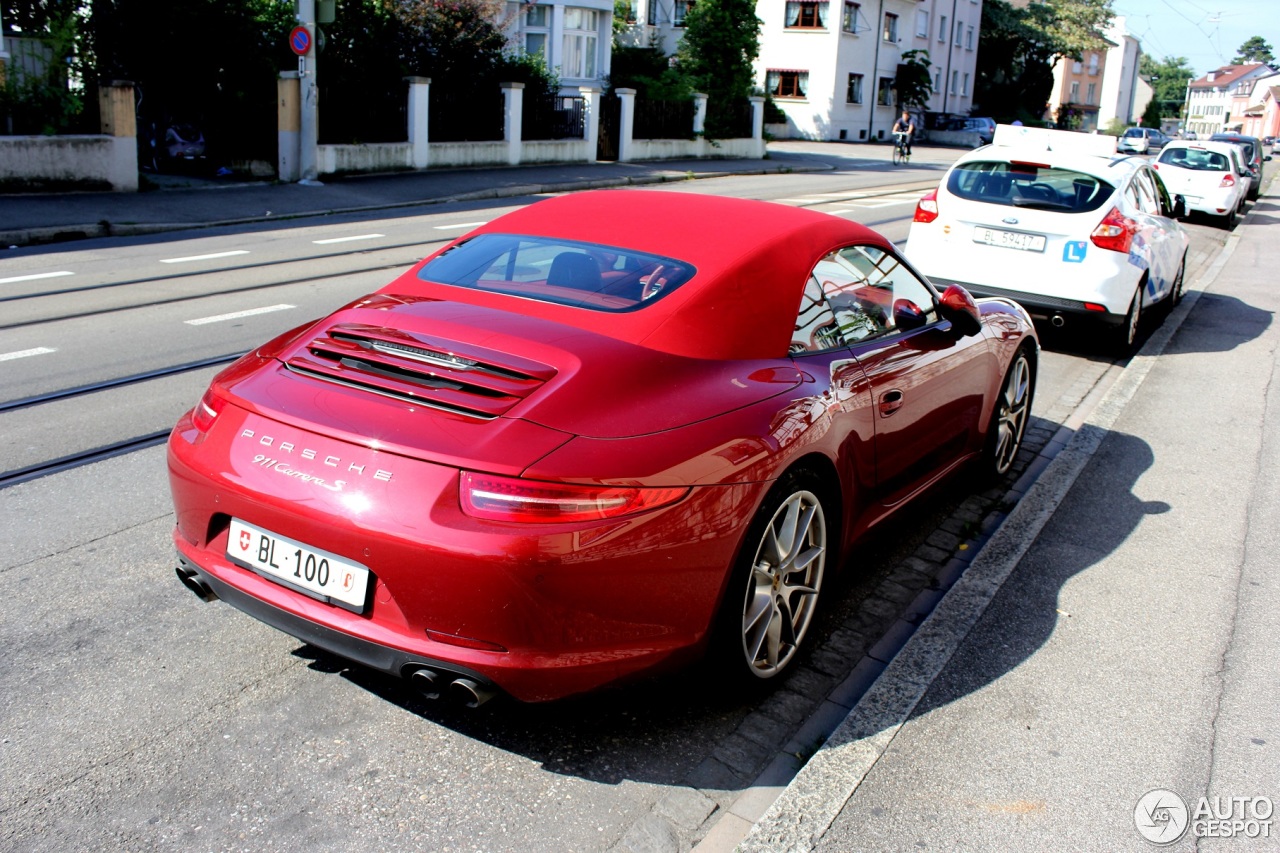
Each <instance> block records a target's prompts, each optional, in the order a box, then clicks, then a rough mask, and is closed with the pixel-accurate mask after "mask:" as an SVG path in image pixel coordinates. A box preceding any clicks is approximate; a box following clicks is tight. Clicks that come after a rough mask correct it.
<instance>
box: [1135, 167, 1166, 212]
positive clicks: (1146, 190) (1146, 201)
mask: <svg viewBox="0 0 1280 853" xmlns="http://www.w3.org/2000/svg"><path fill="white" fill-rule="evenodd" d="M1131 186H1133V187H1134V188H1135V189H1136V191H1137V194H1138V209H1139V210H1141V211H1142V212H1143V213H1150V214H1152V215H1156V216H1158V215H1159V214H1160V203H1159V202H1158V201H1156V190H1155V187H1153V186H1152V185H1151V178H1150V177H1148V175H1147V173H1146V170H1144V169H1139V170H1138V171H1137V172H1136V173H1134V176H1133V183H1132V184H1131Z"/></svg>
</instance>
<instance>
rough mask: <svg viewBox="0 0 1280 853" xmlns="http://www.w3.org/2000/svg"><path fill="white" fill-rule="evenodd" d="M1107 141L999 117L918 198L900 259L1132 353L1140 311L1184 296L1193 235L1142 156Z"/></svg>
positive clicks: (941, 281) (942, 281) (942, 280)
mask: <svg viewBox="0 0 1280 853" xmlns="http://www.w3.org/2000/svg"><path fill="white" fill-rule="evenodd" d="M1115 145H1116V142H1115V139H1114V137H1111V136H1101V135H1090V134H1080V133H1075V132H1072V131H1063V130H1048V129H1042V128H1030V127H1013V126H1010V125H1003V124H1002V125H1000V126H999V127H998V128H997V129H996V134H995V142H994V144H992V145H988V146H986V147H985V148H981V149H979V150H977V151H972V152H969V153H967V154H965V155H964V156H962V157H961V158H960V159H959V160H957V161H956V162H955V163H954V164H953V165H952V166H951V168H950V169H949V170H948V171H947V173H946V175H945V176H944V177H943V179H942V183H941V185H940V186H939V187H938V188H937V189H935V190H933V191H932V192H930V193H929V194H927V195H926V196H924V198H922V199H921V200H920V202H919V204H918V205H917V206H916V212H915V217H914V221H913V222H912V224H911V232H910V236H909V238H908V240H907V255H908V257H909V258H910V259H911V260H912V261H913V262H914V263H915V264H916V265H917V266H918V267H919V268H920V270H921V272H923V273H924V274H925V275H927V276H928V277H929V278H930V280H931V281H933V282H935V283H936V284H937V285H938V286H939V287H943V286H947V285H951V284H959V285H961V286H963V287H964V288H966V289H967V290H970V291H972V292H973V293H977V294H983V295H985V296H1004V297H1008V298H1010V299H1014V300H1016V301H1017V302H1018V303H1019V304H1021V305H1022V306H1024V307H1025V308H1026V309H1027V310H1028V311H1029V312H1030V313H1031V316H1032V317H1033V318H1036V319H1041V320H1046V321H1048V322H1049V323H1050V324H1051V325H1053V326H1055V327H1057V326H1065V325H1067V324H1075V323H1076V322H1078V321H1086V322H1088V323H1089V324H1090V325H1094V326H1096V325H1098V324H1101V325H1103V326H1106V327H1109V332H1110V334H1111V336H1112V338H1113V341H1114V344H1115V346H1116V348H1117V349H1119V350H1121V351H1124V352H1127V351H1129V350H1131V349H1132V347H1133V345H1134V343H1135V341H1136V338H1137V332H1138V326H1139V323H1140V322H1141V317H1142V315H1143V312H1144V311H1145V310H1146V309H1147V308H1149V307H1151V306H1152V305H1154V304H1155V303H1157V302H1161V301H1165V300H1169V301H1170V302H1171V303H1176V302H1177V301H1178V300H1179V299H1181V297H1182V288H1183V277H1184V275H1185V268H1186V252H1187V246H1188V245H1189V242H1190V238H1189V237H1188V235H1187V233H1186V230H1185V229H1184V228H1183V227H1182V225H1181V224H1180V223H1178V222H1177V221H1176V217H1177V216H1178V215H1179V213H1180V212H1182V208H1180V206H1179V203H1178V202H1177V201H1176V200H1175V199H1173V198H1171V196H1170V195H1169V193H1168V192H1166V190H1165V188H1164V186H1163V185H1162V184H1161V182H1160V180H1159V178H1158V177H1157V176H1156V174H1155V173H1154V172H1153V171H1152V169H1151V165H1150V163H1149V161H1147V160H1146V159H1145V158H1141V157H1125V156H1121V157H1117V156H1116V150H1115Z"/></svg>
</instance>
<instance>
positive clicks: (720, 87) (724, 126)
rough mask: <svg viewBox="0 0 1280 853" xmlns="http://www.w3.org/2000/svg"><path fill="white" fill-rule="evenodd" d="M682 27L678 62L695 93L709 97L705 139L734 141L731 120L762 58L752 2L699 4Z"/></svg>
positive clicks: (717, 0) (735, 0)
mask: <svg viewBox="0 0 1280 853" xmlns="http://www.w3.org/2000/svg"><path fill="white" fill-rule="evenodd" d="M684 25H685V29H684V38H683V39H682V40H681V41H680V47H679V50H678V51H677V53H676V57H677V61H678V63H679V67H680V71H681V73H682V74H684V76H685V77H686V78H687V79H688V80H689V82H690V84H691V85H692V86H693V88H694V90H695V91H698V92H704V93H706V94H707V95H708V100H707V120H706V135H707V137H708V138H710V139H728V138H732V137H734V136H737V135H738V134H740V133H741V128H739V127H738V122H737V121H736V120H735V117H736V116H737V115H740V114H741V112H740V111H741V110H742V109H743V108H744V106H745V105H746V100H747V97H748V96H749V95H750V94H751V92H752V90H753V89H754V88H755V73H754V71H753V70H752V67H751V64H752V62H754V61H755V58H756V57H757V56H759V55H760V19H759V18H757V17H756V4H755V0H698V2H697V3H695V4H692V8H691V9H689V11H688V13H687V14H686V15H685V19H684Z"/></svg>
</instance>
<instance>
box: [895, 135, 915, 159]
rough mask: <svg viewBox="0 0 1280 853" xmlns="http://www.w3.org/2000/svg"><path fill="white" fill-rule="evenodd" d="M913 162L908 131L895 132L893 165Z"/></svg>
mask: <svg viewBox="0 0 1280 853" xmlns="http://www.w3.org/2000/svg"><path fill="white" fill-rule="evenodd" d="M910 162H911V153H910V152H909V151H908V150H907V133H906V131H904V130H898V131H894V134H893V165H895V166H897V165H900V164H902V163H910Z"/></svg>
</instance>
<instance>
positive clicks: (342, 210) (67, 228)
mask: <svg viewBox="0 0 1280 853" xmlns="http://www.w3.org/2000/svg"><path fill="white" fill-rule="evenodd" d="M829 171H835V167H834V166H830V165H822V166H819V165H813V164H807V163H803V164H788V165H779V166H777V167H775V168H767V167H761V168H759V169H735V170H731V171H726V172H705V173H697V172H689V171H685V172H675V171H671V172H659V173H656V174H650V175H636V176H630V175H627V176H623V177H617V178H598V179H595V180H589V181H561V182H558V183H547V184H517V185H514V186H507V187H493V188H490V189H484V190H476V191H475V192H468V193H455V194H453V195H447V196H440V197H437V198H422V199H414V200H413V201H399V202H388V203H385V204H367V205H357V206H352V207H335V208H320V209H316V210H308V211H300V212H298V213H284V214H277V215H274V216H247V217H241V218H236V219H219V220H214V221H210V222H155V223H151V222H147V223H114V222H110V221H108V220H105V219H104V220H101V221H98V222H94V223H86V224H81V225H48V226H34V227H31V228H22V229H15V230H11V231H0V246H29V245H35V244H45V243H63V242H69V241H71V240H88V239H93V238H97V237H139V236H146V235H149V234H161V233H167V232H170V231H185V230H197V229H203V228H220V227H228V226H236V225H251V224H254V223H260V222H285V221H288V220H292V219H305V218H309V217H314V216H340V215H345V214H352V213H370V212H373V211H378V210H397V209H404V208H410V207H425V206H428V205H433V204H448V203H457V202H465V201H487V200H491V199H499V198H515V197H519V196H526V195H541V194H543V193H565V192H577V191H581V190H596V189H616V188H619V187H629V186H648V185H653V184H665V183H676V182H679V181H691V180H703V179H707V178H729V177H743V176H747V175H771V174H779V173H808V172H829ZM219 189H226V188H224V187H220V188H219Z"/></svg>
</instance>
